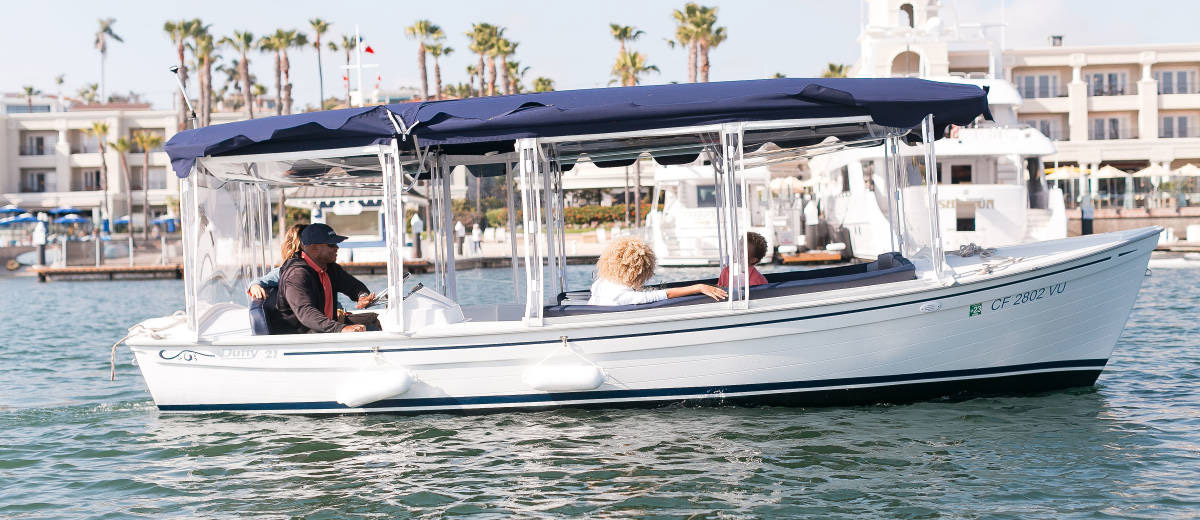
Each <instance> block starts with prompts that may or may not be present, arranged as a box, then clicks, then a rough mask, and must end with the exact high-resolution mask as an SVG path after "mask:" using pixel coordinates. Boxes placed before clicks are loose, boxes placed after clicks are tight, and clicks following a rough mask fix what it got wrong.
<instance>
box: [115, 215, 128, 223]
mask: <svg viewBox="0 0 1200 520" xmlns="http://www.w3.org/2000/svg"><path fill="white" fill-rule="evenodd" d="M128 223H129V215H125V216H124V217H121V218H119V219H117V220H114V221H113V224H128Z"/></svg>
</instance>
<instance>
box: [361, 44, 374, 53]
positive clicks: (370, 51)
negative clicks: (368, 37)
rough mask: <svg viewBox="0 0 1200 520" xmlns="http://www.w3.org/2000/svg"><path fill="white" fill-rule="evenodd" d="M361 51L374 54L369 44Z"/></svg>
mask: <svg viewBox="0 0 1200 520" xmlns="http://www.w3.org/2000/svg"><path fill="white" fill-rule="evenodd" d="M363 52H365V53H367V54H375V49H372V48H371V46H370V45H368V46H367V47H366V48H365V49H363Z"/></svg>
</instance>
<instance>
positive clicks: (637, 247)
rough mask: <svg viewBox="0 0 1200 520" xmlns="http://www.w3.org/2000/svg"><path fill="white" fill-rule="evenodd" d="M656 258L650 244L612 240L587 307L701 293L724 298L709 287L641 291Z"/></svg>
mask: <svg viewBox="0 0 1200 520" xmlns="http://www.w3.org/2000/svg"><path fill="white" fill-rule="evenodd" d="M655 263H656V259H655V257H654V251H653V250H651V249H650V245H649V244H647V243H645V242H643V241H641V240H639V239H636V238H631V237H625V238H618V239H617V240H614V241H613V243H611V244H609V245H608V247H606V248H604V253H603V254H601V255H600V260H599V262H597V264H596V268H597V274H598V277H597V278H596V281H595V283H593V284H592V296H591V298H589V299H588V305H634V304H639V303H650V302H656V301H660V300H665V299H668V298H678V297H680V296H690V295H693V294H705V295H707V296H709V297H711V298H712V299H714V300H722V299H724V298H725V291H724V290H722V289H721V288H719V287H713V286H711V285H704V284H695V285H689V286H687V287H673V288H670V289H659V290H655V291H643V290H641V289H642V285H644V284H645V283H646V281H647V280H649V279H650V277H651V276H654V266H655Z"/></svg>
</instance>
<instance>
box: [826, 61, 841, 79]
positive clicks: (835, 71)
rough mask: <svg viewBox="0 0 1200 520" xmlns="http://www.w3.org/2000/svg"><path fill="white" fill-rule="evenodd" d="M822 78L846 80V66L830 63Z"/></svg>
mask: <svg viewBox="0 0 1200 520" xmlns="http://www.w3.org/2000/svg"><path fill="white" fill-rule="evenodd" d="M821 77H822V78H844V77H846V66H845V65H842V64H839V63H828V64H826V65H825V70H824V71H821Z"/></svg>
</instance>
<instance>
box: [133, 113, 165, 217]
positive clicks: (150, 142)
mask: <svg viewBox="0 0 1200 520" xmlns="http://www.w3.org/2000/svg"><path fill="white" fill-rule="evenodd" d="M133 142H134V143H135V144H137V147H138V149H140V150H141V151H142V240H149V239H150V151H151V150H155V149H157V148H158V147H160V146H162V144H163V138H162V136H161V135H158V134H156V133H153V132H145V131H140V132H134V133H133Z"/></svg>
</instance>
